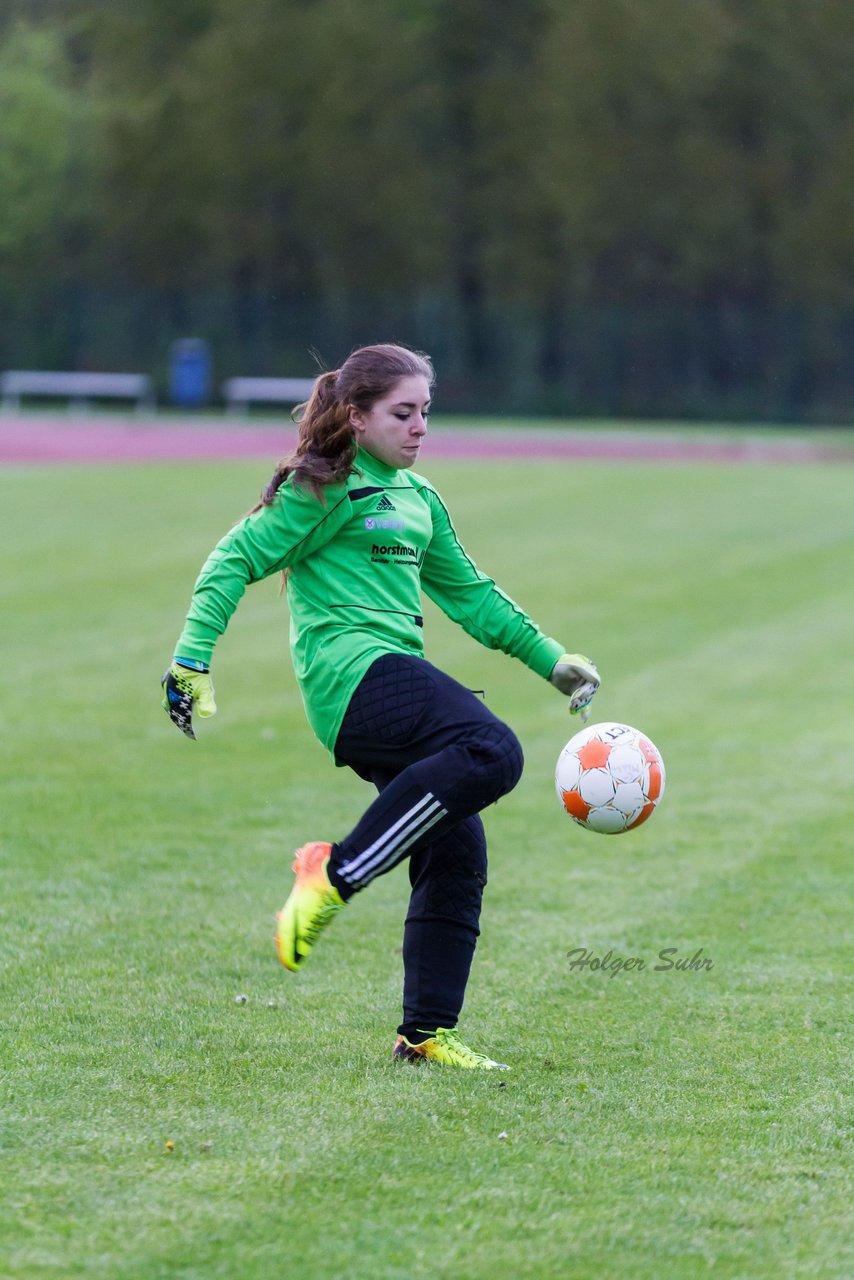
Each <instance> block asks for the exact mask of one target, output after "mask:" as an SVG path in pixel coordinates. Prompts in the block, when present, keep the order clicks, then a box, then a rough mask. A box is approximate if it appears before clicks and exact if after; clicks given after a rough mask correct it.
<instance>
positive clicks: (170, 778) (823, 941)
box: [0, 455, 854, 1280]
mask: <svg viewBox="0 0 854 1280" xmlns="http://www.w3.org/2000/svg"><path fill="white" fill-rule="evenodd" d="M422 466H423V469H424V470H425V471H426V472H427V473H428V474H429V475H430V476H431V478H433V479H434V480H435V481H436V483H437V484H438V485H439V487H440V488H441V490H442V492H443V494H444V496H445V497H446V498H447V499H448V501H449V505H450V506H451V509H452V511H454V512H455V514H456V518H457V523H458V527H459V530H460V533H461V536H462V538H463V541H464V542H465V544H466V546H467V548H468V550H469V551H470V552H471V553H472V554H473V555H474V556H475V558H476V559H477V561H478V562H479V564H480V565H481V567H483V568H485V569H486V570H488V571H491V572H493V573H495V575H496V576H497V578H498V579H499V581H500V583H501V585H502V586H503V587H504V588H505V590H507V591H508V592H510V594H512V595H514V596H516V597H517V598H518V599H519V600H520V601H521V602H522V603H523V604H524V605H525V606H526V607H527V608H528V610H529V611H530V612H531V613H532V614H533V615H534V616H535V617H536V618H537V620H538V621H539V622H540V623H541V625H542V626H543V628H544V629H545V630H547V631H549V632H550V633H552V634H556V635H558V636H560V637H561V638H562V639H564V641H565V643H566V644H567V645H568V646H569V647H571V648H579V649H582V650H584V651H587V652H589V653H591V654H592V655H593V656H594V657H595V658H596V660H597V661H598V663H599V666H600V669H601V671H602V673H603V677H604V685H603V689H602V692H601V694H600V696H599V699H598V701H597V706H596V715H597V717H598V718H599V719H619V720H625V721H627V722H629V723H632V724H636V725H638V726H639V727H642V728H643V729H644V730H645V731H646V732H648V733H649V734H650V735H651V737H652V738H653V739H654V740H655V741H656V742H657V743H658V745H659V747H660V748H661V750H662V752H663V753H664V756H665V759H666V762H667V767H668V789H667V794H666V796H665V799H664V801H663V803H662V805H661V808H660V810H659V812H658V813H656V815H655V816H654V818H653V819H652V821H651V822H650V823H648V824H647V825H646V826H645V827H644V828H642V829H641V830H639V831H638V832H635V833H632V834H630V835H627V836H624V837H618V838H614V837H610V838H609V837H601V836H595V835H592V834H588V833H586V832H583V831H581V830H580V829H579V828H578V827H576V826H575V825H574V824H572V823H571V822H570V820H569V819H567V818H565V817H564V815H563V814H562V813H561V812H560V811H559V809H558V806H557V802H556V800H555V797H554V792H553V784H552V773H553V767H554V761H555V758H556V756H557V754H558V751H559V749H560V747H561V746H562V745H563V743H564V741H565V740H566V739H567V738H568V737H569V736H570V732H571V731H574V730H575V728H576V727H577V726H576V725H575V723H574V722H570V720H569V718H568V717H567V716H566V712H565V709H564V704H563V703H562V701H561V699H560V698H559V697H558V696H557V695H556V694H555V693H554V691H553V690H551V689H550V688H549V687H548V686H547V685H546V684H545V683H544V682H539V681H538V680H537V678H536V677H535V676H533V675H532V674H530V673H529V672H527V671H526V670H525V669H523V668H522V667H521V666H519V665H518V664H517V663H514V662H513V661H511V660H510V659H508V658H506V657H504V656H503V655H501V654H494V653H489V652H487V651H485V650H483V649H480V648H479V647H478V646H477V645H476V644H475V643H474V642H473V641H471V640H470V639H468V638H467V637H466V636H465V635H464V634H463V633H462V632H461V631H459V630H457V629H456V628H454V627H453V626H452V624H450V623H449V622H447V621H446V620H445V619H443V618H441V617H439V616H438V615H437V614H436V612H435V610H429V611H428V615H427V641H428V653H429V655H430V656H431V657H432V658H433V659H434V660H435V661H436V662H438V663H439V665H441V666H443V667H445V668H446V669H447V670H449V671H450V672H451V673H452V674H454V675H455V676H457V677H458V678H459V679H461V680H462V681H463V682H465V683H467V684H469V685H470V686H472V687H475V688H485V689H486V691H487V696H488V700H489V703H490V705H491V706H492V707H493V709H494V710H495V711H496V712H497V713H498V714H500V715H501V716H503V717H505V718H506V719H508V720H509V721H510V722H511V723H512V724H513V726H514V727H515V728H516V730H517V731H518V733H519V735H520V737H521V739H522V742H523V745H524V747H525V752H526V758H527V768H526V772H525V776H524V778H523V780H522V782H521V784H520V786H519V787H518V789H517V790H516V791H515V792H514V793H513V794H512V795H511V796H509V797H507V798H506V799H505V800H503V801H502V802H501V803H500V805H498V806H497V807H496V808H494V809H492V810H491V811H489V812H488V813H487V814H486V815H485V817H486V822H487V831H488V835H489V837H490V859H491V862H490V866H491V873H490V877H491V878H490V885H489V888H488V890H487V896H486V905H485V912H484V934H483V937H482V939H481V945H480V948H479V952H478V958H477V960H476V962H475V968H474V972H473V977H472V982H471V986H470V992H469V998H468V1002H467V1005H466V1009H465V1010H464V1016H463V1022H462V1024H461V1026H462V1029H463V1031H464V1033H465V1038H466V1039H467V1040H469V1042H471V1043H472V1044H474V1046H475V1047H477V1048H482V1049H484V1050H486V1051H487V1052H491V1053H494V1054H495V1055H496V1056H498V1057H499V1058H500V1059H501V1060H503V1061H506V1062H510V1063H511V1064H512V1066H513V1071H512V1074H509V1075H507V1076H502V1078H500V1079H496V1078H495V1077H494V1075H491V1074H483V1075H481V1074H478V1073H459V1074H457V1073H454V1072H451V1071H443V1070H441V1069H432V1070H429V1069H428V1070H423V1071H417V1070H413V1069H410V1068H407V1067H401V1066H394V1065H393V1064H392V1063H391V1061H390V1059H389V1053H390V1049H391V1044H392V1040H393V1030H394V1027H395V1025H396V1023H397V1020H398V1016H399V1014H398V1002H399V989H400V981H401V962H400V954H399V946H400V934H401V923H402V917H403V912H404V908H405V902H406V877H405V873H404V871H403V869H402V868H401V869H398V871H397V872H395V873H393V874H392V875H391V876H389V877H387V878H385V879H384V880H382V881H381V882H378V883H377V884H375V885H374V886H372V888H371V890H370V891H369V892H368V893H367V894H366V895H365V896H364V897H363V898H361V899H359V900H357V901H356V902H355V903H354V904H353V906H352V908H349V909H348V911H347V912H346V913H345V915H344V916H342V917H341V919H340V921H338V922H336V924H335V926H334V928H333V930H332V931H331V932H330V933H329V935H327V936H325V937H324V940H323V943H322V946H320V947H319V948H318V950H317V953H316V955H313V956H312V960H311V963H310V965H309V966H308V967H307V969H306V970H305V972H304V973H302V974H300V975H298V976H293V975H288V974H286V973H285V972H284V971H283V970H282V969H281V968H280V967H279V966H278V964H277V963H276V960H275V955H274V951H273V947H272V926H273V915H274V912H275V910H276V909H277V907H278V906H279V905H280V904H281V901H282V900H283V898H284V896H285V893H286V891H287V889H288V886H289V880H290V876H289V870H288V868H289V854H290V852H291V851H292V849H293V848H294V847H295V846H296V845H297V844H298V843H301V842H302V841H303V840H305V839H307V838H325V837H330V838H332V837H335V836H338V835H341V834H343V833H344V832H345V831H346V830H347V828H348V827H349V826H350V825H351V824H352V822H353V821H354V819H355V818H356V816H357V814H358V813H359V811H360V808H361V807H362V806H363V805H364V804H365V803H366V802H367V800H368V798H369V795H370V792H369V789H368V788H367V787H365V786H364V784H362V783H360V782H359V781H358V780H357V779H356V778H354V777H352V776H351V775H349V774H347V773H345V772H344V771H336V770H334V768H333V766H332V765H331V763H330V762H329V761H328V759H327V758H326V756H325V755H324V753H323V752H322V750H321V749H320V747H319V746H317V744H316V743H315V742H314V741H313V739H312V738H311V736H310V733H309V730H308V728H307V726H306V724H305V721H304V717H303V713H302V708H301V704H300V700H299V696H298V693H297V690H296V686H295V683H294V679H293V675H292V672H291V669H290V663H289V658H288V655H287V627H286V609H285V605H284V603H283V602H282V601H281V600H280V599H279V598H278V596H277V586H276V583H275V582H274V581H269V582H266V583H264V584H261V585H260V586H257V587H255V588H253V589H252V590H251V591H250V592H249V593H248V595H247V597H246V598H245V600H244V602H243V604H242V606H241V610H240V612H239V613H238V615H237V616H236V618H235V620H234V622H233V624H232V627H231V629H230V630H229V633H228V634H227V635H226V637H225V638H224V640H223V641H222V643H221V646H220V648H219V650H218V653H217V656H216V663H215V676H216V684H217V696H218V701H219V705H220V714H219V715H218V716H217V718H216V720H214V721H208V722H206V723H205V724H204V725H203V727H202V730H201V734H200V741H199V742H198V743H196V744H193V743H190V742H188V741H187V740H186V739H184V738H182V737H181V736H180V735H179V734H178V733H177V732H176V731H175V730H174V729H173V728H172V727H171V726H170V725H169V724H168V722H167V720H166V718H165V716H164V715H163V712H162V711H161V710H160V706H159V688H158V681H159V677H160V674H161V672H162V670H163V668H164V666H165V665H166V662H167V659H168V657H169V655H170V654H171V651H172V646H173V643H174V639H175V636H176V635H177V633H178V630H179V629H180V624H181V620H182V617H183V612H184V610H185V607H186V604H187V601H188V599H189V593H190V590H191V586H192V581H193V578H194V575H195V573H196V571H197V568H198V566H199V564H200V563H201V561H202V559H203V558H204V556H205V554H206V553H207V551H208V550H209V548H210V546H211V545H212V544H213V542H214V541H215V540H216V539H217V538H218V537H219V536H220V534H221V533H222V532H224V530H225V529H226V528H227V527H228V525H229V524H230V523H231V521H232V520H233V519H234V518H236V517H238V516H239V515H240V514H241V513H242V512H243V511H244V510H245V509H246V508H247V507H248V506H249V505H250V504H251V502H252V501H253V500H254V496H255V494H256V493H257V492H258V490H259V489H260V487H261V485H262V483H263V482H264V481H265V479H266V476H267V468H266V467H264V466H263V465H261V466H259V465H257V464H228V465H222V466H219V465H217V466H187V465H176V466H171V467H166V466H162V467H161V466H148V467H139V468H135V469H131V468H122V467H107V466H105V467H100V468H94V469H89V470H83V469H74V468H72V469H68V470H62V469H53V470H36V469H33V470H25V469H20V470H7V471H6V472H3V473H0V509H2V512H3V524H4V528H5V530H6V533H5V537H4V542H3V551H2V555H3V561H4V563H3V573H2V579H0V600H2V630H3V643H4V660H3V664H2V675H0V679H2V681H3V695H2V706H3V727H4V732H3V736H2V742H0V751H1V752H2V802H1V803H0V824H2V827H1V829H2V883H3V891H2V898H0V912H2V930H0V955H2V979H0V982H2V989H1V990H0V996H2V1010H3V1015H2V1032H0V1034H2V1081H0V1107H1V1108H2V1111H1V1112H0V1160H2V1167H1V1168H0V1182H2V1195H0V1275H2V1276H3V1277H4V1280H5V1278H6V1277H9V1278H14V1280H20V1278H23V1277H26V1278H27V1280H42V1278H45V1280H46V1278H48V1277H50V1278H51V1280H54V1278H57V1277H63V1278H64V1277H69V1278H71V1277H83V1276H85V1277H103V1278H105V1280H156V1278H158V1277H169V1278H170V1280H171V1278H173V1277H174V1278H179V1277H180V1278H181V1280H210V1278H211V1277H230V1278H237V1280H255V1278H259V1280H260V1278H261V1277H264V1278H266V1277H269V1276H271V1275H273V1274H279V1275H281V1276H286V1277H290V1276H295V1277H296V1276H299V1277H300V1278H301V1280H315V1278H320V1277H345V1278H347V1280H349V1278H350V1277H353V1278H354V1280H358V1278H361V1277H365V1278H367V1277H372V1278H374V1280H391V1278H395V1280H397V1278H400V1280H404V1278H405V1280H414V1278H419V1277H425V1278H427V1277H430V1278H433V1277H438V1276H441V1277H445V1276H454V1277H461V1278H464V1280H481V1278H482V1280H486V1278H487V1277H489V1278H490V1280H495V1278H497V1277H501V1278H503V1277H511V1278H515V1277H548V1278H551V1277H560V1278H563V1277H567V1278H570V1280H594V1278H597V1280H598V1278H599V1277H603V1278H607V1280H610V1278H611V1277H613V1278H614V1280H617V1278H618V1277H619V1280H626V1278H628V1280H669V1278H671V1277H674V1278H675V1280H692V1278H693V1277H706V1276H710V1275H711V1276H714V1277H727V1278H728V1280H736V1278H739V1280H741V1278H745V1280H747V1278H749V1280H765V1278H766V1277H767V1278H768V1280H772V1278H773V1280H781V1278H789V1277H816V1278H820V1280H831V1278H834V1280H835V1278H838V1280H842V1278H843V1277H850V1276H851V1275H852V1273H854V1255H852V1252H851V1250H850V1243H849V1242H850V1227H851V1189H850V1184H849V1182H848V1179H847V1173H848V1171H850V1167H851V1164H850V1147H848V1148H846V1140H847V1139H848V1138H850V1118H851V1117H850V1092H848V1090H849V1089H850V1042H849V1039H848V1033H849V1031H850V1009H851V1005H850V1000H851V994H852V993H851V976H850V975H851V969H850V954H849V956H848V957H847V961H848V962H847V963H846V953H845V947H846V945H847V944H850V897H849V896H848V895H849V889H850V879H849V875H850V871H849V865H850V849H851V819H852V772H853V771H852V759H854V716H852V705H851V653H852V622H854V603H852V594H851V582H852V518H851V513H852V511H854V468H849V467H847V466H839V465H837V466H833V467H831V466H815V467H808V468H795V467H782V466H781V467H766V468H763V467H758V466H745V467H739V468H736V467H699V466H682V465H672V466H666V467H652V466H644V465H637V464H631V465H628V464H622V465H621V464H611V465H607V466H606V465H602V464H584V465H577V466H572V467H570V466H567V465H565V464H561V465H555V464H554V463H548V462H545V463H543V462H539V463H534V462H531V463H525V464H523V465H521V466H516V467H511V466H509V465H507V464H488V465H485V466H484V467H482V468H476V467H475V466H473V465H468V464H466V465H462V464H459V465H452V464H449V463H444V464H442V465H438V464H437V465H435V466H431V465H430V463H429V455H428V458H427V459H426V460H425V461H424V462H423V463H422ZM580 946H581V947H586V948H589V949H591V950H592V951H594V952H596V953H597V954H599V955H603V954H604V953H605V952H607V951H608V950H609V949H611V950H612V951H613V952H614V954H615V955H619V956H637V957H640V958H643V959H644V960H645V961H646V964H647V967H646V969H645V970H644V971H643V972H637V973H629V974H625V973H623V974H619V975H618V976H616V977H614V978H608V977H606V976H604V975H603V974H602V973H597V972H591V971H589V970H587V971H584V972H578V971H574V970H571V969H570V967H569V964H568V961H567V952H568V951H569V950H571V949H572V948H575V947H580ZM667 947H675V948H677V949H678V955H679V956H680V957H683V958H688V957H690V956H692V955H694V954H695V952H696V951H697V949H698V948H702V950H703V956H705V957H709V958H710V959H711V960H712V961H713V966H714V967H713V968H712V969H711V970H706V971H699V972H698V971H677V970H672V971H668V972H656V971H655V970H654V965H655V964H656V963H658V960H657V956H658V952H659V950H660V949H662V948H667ZM238 996H245V997H246V1000H245V1002H239V1003H238V1002H236V997H238ZM846 1106H847V1108H848V1109H847V1110H846ZM167 1143H171V1144H174V1145H173V1147H172V1148H171V1149H170V1148H169V1147H167Z"/></svg>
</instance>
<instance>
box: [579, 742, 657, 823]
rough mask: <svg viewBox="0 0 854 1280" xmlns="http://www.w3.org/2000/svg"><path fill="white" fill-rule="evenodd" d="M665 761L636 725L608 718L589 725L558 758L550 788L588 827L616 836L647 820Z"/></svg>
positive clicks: (654, 801) (655, 796) (655, 802)
mask: <svg viewBox="0 0 854 1280" xmlns="http://www.w3.org/2000/svg"><path fill="white" fill-rule="evenodd" d="M664 779H665V773H664V761H663V760H662V758H661V752H660V751H659V750H658V748H657V747H656V745H655V743H654V742H653V741H652V739H651V738H648V737H647V735H646V734H645V733H641V731H640V729H633V728H632V727H631V725H628V724H617V723H614V722H612V721H608V722H603V723H602V724H591V725H588V727H587V728H586V729H582V730H581V732H580V733H577V734H576V735H575V737H574V738H570V740H569V742H568V743H567V744H566V746H565V747H564V749H563V751H561V753H560V755H559V756H558V762H557V768H556V770H555V787H556V789H557V796H558V800H559V801H560V803H561V807H562V808H563V809H564V810H565V811H566V812H567V813H568V814H569V816H570V817H571V818H572V819H573V820H574V821H575V822H577V823H578V825H579V826H580V827H585V828H586V829H587V830H588V831H598V832H600V833H602V834H603V835H619V834H620V833H621V832H623V831H632V830H634V828H635V827H639V826H640V825H641V823H643V822H646V820H647V818H649V816H650V815H651V814H652V813H653V812H654V810H655V807H656V805H657V804H658V802H659V801H660V800H661V797H662V796H663V795H664Z"/></svg>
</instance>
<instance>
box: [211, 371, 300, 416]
mask: <svg viewBox="0 0 854 1280" xmlns="http://www.w3.org/2000/svg"><path fill="white" fill-rule="evenodd" d="M313 387H314V378H227V379H226V381H225V382H224V383H223V384H222V396H223V399H224V400H225V404H226V408H227V410H228V412H229V413H240V412H242V411H245V410H246V409H247V408H248V406H249V405H250V404H302V402H303V400H307V399H308V398H309V396H310V395H311V392H312V389H313Z"/></svg>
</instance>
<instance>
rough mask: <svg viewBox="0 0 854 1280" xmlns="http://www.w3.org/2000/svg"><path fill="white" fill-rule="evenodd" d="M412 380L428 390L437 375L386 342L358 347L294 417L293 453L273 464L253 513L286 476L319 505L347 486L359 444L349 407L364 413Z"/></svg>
mask: <svg viewBox="0 0 854 1280" xmlns="http://www.w3.org/2000/svg"><path fill="white" fill-rule="evenodd" d="M413 375H415V376H418V377H423V378H426V379H427V382H428V384H429V386H430V387H432V386H433V383H434V382H435V378H436V375H435V373H434V371H433V365H432V363H431V361H430V357H429V356H427V355H424V353H423V352H421V351H412V350H410V348H409V347H401V346H398V345H397V344H396V343H391V342H380V343H377V344H375V345H374V346H371V347H357V348H356V350H355V351H353V352H352V353H351V354H350V355H349V356H348V357H347V359H346V360H345V361H344V363H343V364H342V366H341V368H340V369H334V370H332V371H331V372H330V373H322V374H321V375H320V377H319V378H317V380H316V381H315V384H314V388H313V390H312V393H311V395H310V396H309V398H308V400H307V401H306V402H305V403H304V404H300V405H297V407H296V408H295V409H294V411H293V415H292V416H293V418H294V421H295V422H297V423H299V433H298V435H297V444H296V448H295V449H294V451H293V453H291V454H290V455H289V456H288V457H287V458H284V459H283V460H282V461H281V462H280V463H279V464H278V466H277V467H276V470H275V471H274V472H273V477H272V479H271V480H270V483H269V484H268V485H267V488H266V489H265V490H264V493H263V495H262V497H261V501H260V502H259V503H258V504H257V506H255V507H253V508H252V510H253V511H259V510H260V509H261V507H269V506H272V504H273V501H274V500H275V497H276V494H277V493H278V491H279V489H280V488H281V486H282V484H284V482H285V480H287V478H288V476H290V475H293V477H294V483H295V484H297V485H300V486H302V485H304V484H308V485H309V486H310V487H311V489H312V490H313V492H314V494H315V495H316V497H318V498H319V499H320V500H321V501H323V489H324V487H325V486H326V485H330V484H338V483H340V482H341V481H342V480H346V479H347V476H348V475H349V474H350V472H351V471H352V470H353V463H354V462H355V459H356V450H357V448H358V444H357V441H356V435H355V432H354V431H353V428H352V426H351V425H350V408H351V406H352V407H353V408H356V409H359V410H361V411H362V413H369V412H370V410H371V409H372V408H373V406H374V405H375V404H376V402H377V401H378V400H381V399H382V398H383V396H384V395H386V394H387V393H388V392H389V391H390V390H391V388H392V387H393V386H394V384H395V383H396V382H399V381H400V379H401V378H408V377H411V376H413Z"/></svg>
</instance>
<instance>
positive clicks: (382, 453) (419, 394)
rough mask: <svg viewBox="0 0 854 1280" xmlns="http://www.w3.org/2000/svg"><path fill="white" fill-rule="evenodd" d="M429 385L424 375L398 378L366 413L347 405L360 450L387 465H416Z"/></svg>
mask: <svg viewBox="0 0 854 1280" xmlns="http://www.w3.org/2000/svg"><path fill="white" fill-rule="evenodd" d="M429 410H430V387H429V384H428V382H427V379H426V378H423V377H421V375H420V374H412V375H411V376H409V377H406V378H400V379H399V380H398V381H397V382H396V383H395V384H394V386H393V387H392V388H391V389H390V390H389V391H388V392H387V393H386V394H385V395H384V396H383V398H382V400H377V402H376V403H375V404H374V405H373V407H372V408H371V409H369V410H368V412H367V413H363V412H362V410H361V409H356V408H355V407H354V406H352V405H351V406H350V425H351V426H352V428H353V430H354V431H355V433H356V439H357V441H358V443H359V444H360V445H361V446H362V448H363V449H367V451H368V453H370V454H372V455H373V457H375V458H378V459H379V461H380V462H384V463H385V464H386V466H388V467H395V468H397V469H398V470H403V469H404V468H406V467H412V466H414V465H415V462H416V459H417V458H418V451H419V449H420V448H421V441H422V440H423V439H424V437H425V435H426V434H427V414H428V412H429Z"/></svg>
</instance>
